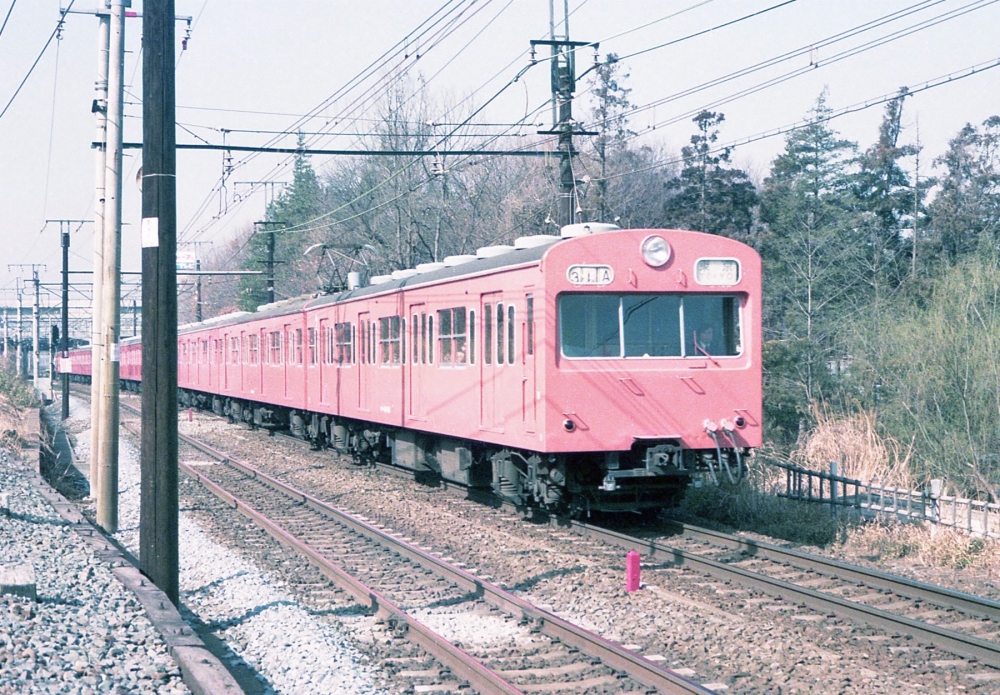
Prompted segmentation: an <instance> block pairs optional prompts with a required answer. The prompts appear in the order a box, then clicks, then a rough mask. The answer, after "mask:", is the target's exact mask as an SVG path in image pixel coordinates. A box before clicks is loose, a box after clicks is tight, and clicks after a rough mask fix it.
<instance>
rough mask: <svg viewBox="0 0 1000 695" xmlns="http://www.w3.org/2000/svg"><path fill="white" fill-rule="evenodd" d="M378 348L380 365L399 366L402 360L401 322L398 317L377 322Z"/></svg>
mask: <svg viewBox="0 0 1000 695" xmlns="http://www.w3.org/2000/svg"><path fill="white" fill-rule="evenodd" d="M378 323H379V348H380V350H379V351H380V353H381V363H382V364H400V363H401V362H402V359H403V333H402V322H401V321H400V318H399V317H398V316H386V317H384V318H380V319H379V320H378Z"/></svg>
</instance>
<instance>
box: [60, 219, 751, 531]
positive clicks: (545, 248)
mask: <svg viewBox="0 0 1000 695" xmlns="http://www.w3.org/2000/svg"><path fill="white" fill-rule="evenodd" d="M761 343H762V338H761V263H760V257H759V256H758V255H757V253H756V252H755V251H754V250H753V249H751V248H750V247H748V246H746V245H745V244H742V243H739V242H737V241H734V240H732V239H727V238H725V237H720V236H715V235H710V234H703V233H699V232H689V231H678V230H650V229H647V230H617V229H616V228H613V227H612V226H610V225H598V224H590V225H586V224H584V225H571V226H569V227H566V228H564V229H563V230H562V234H561V236H558V237H557V236H532V237H522V238H521V239H518V240H517V242H516V243H515V244H514V245H513V246H492V247H486V248H482V249H479V251H478V252H477V254H476V255H474V256H473V255H468V256H452V257H448V258H446V259H444V261H443V262H441V263H426V264H422V265H418V266H417V267H416V268H414V269H411V270H404V271H396V272H395V273H393V274H392V275H391V276H378V277H374V278H372V279H371V284H369V285H368V286H364V287H359V288H355V289H351V290H348V291H345V292H341V293H339V294H334V295H326V296H318V297H303V298H297V299H290V300H287V301H282V302H277V303H275V304H270V305H266V306H262V307H260V308H259V309H258V310H257V311H256V312H252V313H248V312H240V313H234V314H228V315H225V316H220V317H217V318H214V319H210V320H208V321H204V322H202V323H198V324H191V325H187V326H182V327H181V328H180V330H179V342H178V385H179V388H180V394H179V399H180V405H182V406H184V407H202V408H206V409H211V410H213V411H215V412H216V413H217V414H219V415H226V416H228V417H229V418H230V419H232V420H234V421H240V422H246V423H248V424H249V425H250V426H252V427H264V428H271V429H283V430H288V431H289V432H290V433H291V434H292V435H294V436H297V437H301V438H305V439H309V440H310V441H311V442H312V443H313V444H314V445H315V446H316V447H327V446H331V447H336V448H337V449H339V450H341V451H344V452H351V453H353V454H354V456H355V457H356V460H359V461H374V460H380V461H385V462H392V463H394V464H395V465H398V466H402V467H405V468H408V469H412V470H414V471H416V472H418V473H422V474H423V475H425V476H440V478H443V479H444V480H447V481H452V482H455V483H459V484H463V485H468V486H470V487H481V488H492V490H493V492H494V493H495V494H496V495H498V496H499V497H501V498H504V499H506V500H510V501H513V502H515V503H518V504H523V505H527V506H537V507H544V508H548V509H559V510H563V511H565V510H570V511H573V512H576V513H581V512H587V511H589V510H605V511H621V510H637V509H644V508H655V507H660V506H663V505H664V504H665V503H666V502H667V501H668V500H669V499H670V497H671V495H672V494H673V493H674V492H676V491H677V490H678V489H679V488H681V487H683V486H684V485H686V484H687V483H688V482H689V481H690V480H691V478H692V476H708V477H712V478H722V477H724V476H728V477H729V478H731V479H733V480H735V479H737V478H738V476H739V475H740V474H741V472H742V470H743V468H744V459H745V456H746V454H747V453H748V452H749V451H750V450H751V449H753V448H755V447H758V446H760V444H761V439H762V431H761V410H762V404H761V401H762V385H761ZM140 350H141V344H140V343H139V341H138V340H125V341H123V343H122V346H121V378H122V380H123V383H124V384H125V387H126V388H137V387H138V383H139V381H140V380H141V352H140ZM70 359H71V361H72V369H73V373H74V374H76V375H79V376H81V377H86V376H89V373H90V353H89V350H88V349H83V350H79V351H75V352H74V353H73V354H72V355H71V358H70Z"/></svg>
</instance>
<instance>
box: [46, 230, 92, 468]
mask: <svg viewBox="0 0 1000 695" xmlns="http://www.w3.org/2000/svg"><path fill="white" fill-rule="evenodd" d="M90 221H91V220H45V224H49V223H50V222H58V223H59V233H60V237H61V240H62V321H61V324H62V336H61V338H60V341H59V354H60V357H61V358H62V359H63V360H65V359H68V358H69V234H70V225H72V224H75V223H77V224H80V225H84V224H86V223H87V222H90ZM95 275H96V273H95ZM59 366H60V368H59V372H60V380H61V381H62V419H63V420H65V419H67V418H68V417H69V372H63V371H62V370H63V369H65V367H64V366H63V365H62V362H61V361H60V363H59ZM50 377H51V378H52V379H53V380H54V379H55V373H52V374H51V375H50ZM52 387H53V389H54V388H55V381H53V382H52ZM91 458H93V457H91Z"/></svg>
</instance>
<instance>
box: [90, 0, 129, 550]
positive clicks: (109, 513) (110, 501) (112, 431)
mask: <svg viewBox="0 0 1000 695" xmlns="http://www.w3.org/2000/svg"><path fill="white" fill-rule="evenodd" d="M131 4H132V1H131V0H111V43H110V50H109V53H108V67H109V69H108V112H107V128H108V135H107V143H108V144H107V158H106V160H105V179H104V195H105V204H104V259H103V260H104V262H103V265H102V267H101V275H102V278H101V284H102V287H101V337H102V339H103V343H104V345H103V346H102V353H103V358H102V359H101V372H100V384H99V386H98V388H99V389H100V400H99V402H98V403H97V404H96V405H97V408H98V410H99V416H98V417H99V418H100V423H99V425H100V429H101V432H100V439H99V441H98V450H97V456H98V458H97V523H98V524H99V525H100V526H101V528H103V529H104V530H105V531H107V532H108V533H115V532H117V531H118V402H119V364H118V355H119V348H118V335H119V332H120V317H121V307H120V303H121V215H122V199H121V195H122V179H121V170H122V130H123V126H124V123H123V116H124V108H123V107H124V103H123V102H124V96H125V83H124V71H125V8H126V7H129V6H131Z"/></svg>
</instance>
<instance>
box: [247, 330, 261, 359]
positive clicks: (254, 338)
mask: <svg viewBox="0 0 1000 695" xmlns="http://www.w3.org/2000/svg"><path fill="white" fill-rule="evenodd" d="M247 342H249V344H250V346H249V348H248V353H249V357H250V359H249V360H248V362H249V363H250V364H257V363H258V358H259V357H260V336H259V335H257V334H256V333H254V334H253V335H251V336H249V340H248V341H247Z"/></svg>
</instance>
